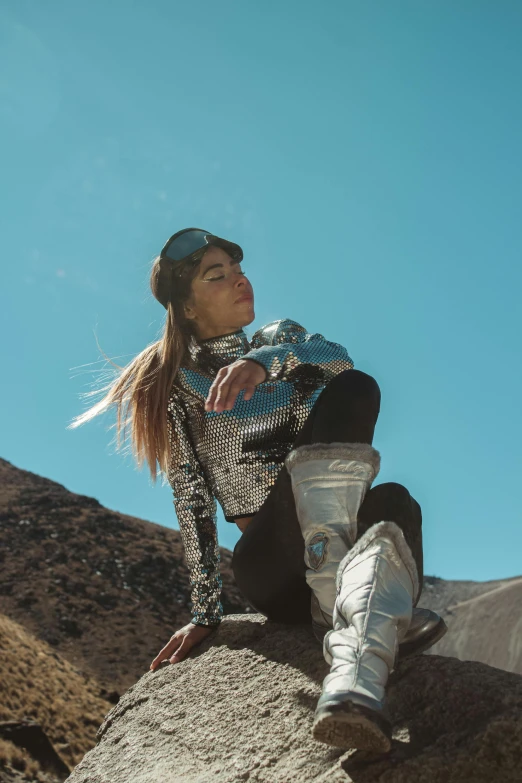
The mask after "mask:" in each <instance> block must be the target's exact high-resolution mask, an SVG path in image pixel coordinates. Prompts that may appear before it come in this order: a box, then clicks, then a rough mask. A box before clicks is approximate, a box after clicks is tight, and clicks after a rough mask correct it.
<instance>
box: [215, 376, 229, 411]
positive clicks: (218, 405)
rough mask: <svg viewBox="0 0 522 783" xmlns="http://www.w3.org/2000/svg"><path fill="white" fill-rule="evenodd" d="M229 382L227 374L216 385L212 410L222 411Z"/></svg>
mask: <svg viewBox="0 0 522 783" xmlns="http://www.w3.org/2000/svg"><path fill="white" fill-rule="evenodd" d="M230 383H231V376H227V377H226V378H223V380H222V381H221V383H220V384H219V385H218V387H217V390H216V396H215V398H214V410H215V411H218V412H219V411H222V410H223V408H224V407H225V401H226V399H227V396H228V389H229V386H230Z"/></svg>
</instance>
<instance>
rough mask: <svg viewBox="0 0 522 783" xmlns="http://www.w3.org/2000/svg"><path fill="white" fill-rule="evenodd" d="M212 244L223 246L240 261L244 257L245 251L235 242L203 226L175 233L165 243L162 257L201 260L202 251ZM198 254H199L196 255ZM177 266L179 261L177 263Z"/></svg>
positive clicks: (172, 259)
mask: <svg viewBox="0 0 522 783" xmlns="http://www.w3.org/2000/svg"><path fill="white" fill-rule="evenodd" d="M210 245H216V246H217V247H221V248H223V250H225V251H226V252H227V253H230V255H231V256H232V257H233V258H234V259H237V260H239V261H241V260H242V259H243V251H242V249H241V248H240V247H239V245H236V244H235V243H234V242H229V241H228V240H227V239H222V238H221V237H217V236H215V234H211V233H210V232H209V231H204V230H203V229H202V228H184V229H183V230H182V231H178V232H176V233H175V234H173V235H172V236H171V237H170V239H169V240H168V241H167V242H166V243H165V245H164V247H163V249H162V251H161V253H160V258H168V259H169V261H174V262H181V261H194V262H195V261H199V260H200V258H201V251H202V250H205V249H206V248H208V247H209V246H210ZM195 254H197V255H195ZM176 266H177V263H176Z"/></svg>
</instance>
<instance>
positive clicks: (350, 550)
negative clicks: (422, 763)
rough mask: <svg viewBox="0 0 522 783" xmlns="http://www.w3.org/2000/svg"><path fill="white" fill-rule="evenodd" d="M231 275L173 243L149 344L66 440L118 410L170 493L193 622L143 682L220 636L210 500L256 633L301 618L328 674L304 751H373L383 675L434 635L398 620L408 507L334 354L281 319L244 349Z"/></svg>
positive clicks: (232, 251)
mask: <svg viewBox="0 0 522 783" xmlns="http://www.w3.org/2000/svg"><path fill="white" fill-rule="evenodd" d="M242 259H243V252H242V250H241V248H240V247H239V246H238V245H237V244H235V243H233V242H229V241H227V240H224V239H222V238H220V237H217V236H215V235H212V234H210V233H209V232H207V231H204V230H202V229H197V228H188V229H183V230H182V231H178V232H177V233H176V234H174V235H173V236H172V237H171V238H170V239H169V240H168V242H167V243H166V244H165V246H164V248H163V250H162V251H161V253H160V255H159V256H158V257H157V258H156V259H155V260H154V263H153V267H152V272H151V279H150V284H151V290H152V293H153V295H154V297H155V298H156V299H157V300H158V301H159V302H160V303H161V304H162V305H163V306H164V307H165V308H166V310H167V317H166V325H165V332H164V336H163V339H162V340H160V341H158V342H156V343H153V344H152V345H150V346H149V347H147V348H146V349H145V350H144V351H143V352H142V353H141V354H139V355H138V356H137V357H136V358H135V359H134V361H133V362H132V363H131V364H130V365H129V366H128V367H127V368H125V369H124V370H123V372H122V373H121V376H120V378H119V379H118V380H117V381H116V382H115V383H114V384H113V385H112V386H111V387H110V388H109V391H108V394H107V395H106V397H105V398H104V399H103V400H102V401H101V402H100V403H98V405H96V406H94V407H93V408H92V409H91V410H90V411H88V412H87V413H86V414H83V416H81V417H78V421H77V424H79V423H83V421H85V420H87V419H88V418H92V416H94V415H96V414H97V413H99V412H101V411H102V410H105V408H107V406H108V405H110V404H111V403H113V402H115V403H117V405H118V432H119V429H120V427H121V417H120V413H121V406H122V404H123V402H124V401H125V400H127V401H128V402H129V407H128V408H127V414H126V417H125V418H127V415H128V412H129V409H130V411H131V414H132V439H133V445H134V451H135V455H136V457H137V460H138V463H139V465H140V466H141V464H142V462H143V458H145V459H146V460H147V462H148V465H149V468H150V471H151V475H152V478H153V481H155V479H156V463H159V466H160V468H161V470H162V472H163V474H164V475H165V476H167V478H168V481H169V483H170V485H171V487H172V489H173V493H174V505H175V509H176V514H177V517H178V521H179V527H180V533H181V536H182V540H183V544H184V549H185V555H186V560H187V564H188V566H189V570H190V575H191V598H192V610H193V614H192V620H191V622H190V623H188V624H187V625H186V626H184V627H183V628H181V629H179V630H178V631H177V632H176V633H174V634H173V636H172V637H171V638H170V640H169V641H168V643H167V644H166V645H165V646H164V647H163V649H162V650H161V651H160V652H159V654H158V655H157V656H156V658H155V659H154V661H153V662H152V663H151V666H150V668H151V670H153V671H154V670H155V669H156V668H157V667H158V666H159V664H160V663H161V662H162V661H164V660H169V661H170V662H171V663H175V662H178V661H180V660H182V659H183V658H184V657H185V656H186V655H187V654H188V652H189V651H190V650H191V649H192V647H194V646H195V645H197V644H199V643H200V642H201V641H202V640H203V639H204V638H206V637H207V636H208V635H209V634H211V633H212V631H213V629H214V628H216V627H217V626H218V625H219V623H220V622H221V619H222V616H223V607H222V604H221V601H220V595H221V586H222V583H221V578H220V574H219V548H218V540H217V532H216V498H217V500H219V502H220V504H221V506H222V508H223V511H224V515H225V519H226V520H227V521H228V522H234V523H236V524H237V525H238V527H239V528H240V530H241V531H242V536H241V538H240V539H239V541H238V542H237V544H236V546H235V548H234V555H233V560H232V566H233V571H234V575H235V578H236V581H237V584H238V585H239V587H240V589H241V590H242V592H243V593H244V595H245V597H246V598H247V599H248V601H249V602H250V603H251V605H252V606H253V607H254V609H256V610H257V611H259V612H261V613H263V614H265V615H266V616H267V618H268V619H269V620H274V621H280V622H285V623H301V622H310V619H311V620H312V626H313V629H314V633H315V635H316V637H317V638H318V639H319V641H321V642H322V644H323V654H324V656H325V659H326V660H327V662H328V663H329V664H330V665H331V669H330V673H329V674H328V675H327V676H326V678H325V680H324V683H323V689H322V693H321V696H320V699H319V702H318V705H317V709H316V713H315V716H314V725H313V736H314V737H315V738H316V739H318V740H320V741H323V742H326V743H328V744H331V745H335V746H338V747H344V748H354V747H357V748H368V749H374V750H388V749H389V748H390V746H391V743H390V739H391V725H390V720H389V714H388V711H387V707H386V704H385V686H386V682H387V679H388V676H389V673H390V672H391V671H393V668H394V665H395V663H396V660H397V659H398V657H404V656H406V655H409V654H412V653H414V652H421V651H422V650H425V649H427V648H428V647H430V646H431V645H432V644H434V643H435V642H436V641H437V640H438V639H439V638H441V636H442V635H443V634H444V633H445V632H446V630H447V628H446V626H445V624H444V621H443V620H442V619H441V618H440V617H438V615H436V614H435V613H433V612H430V611H428V610H425V609H420V608H414V607H416V603H417V601H418V598H419V596H420V593H421V590H422V578H423V571H422V569H423V559H422V529H421V525H422V520H421V511H420V507H419V505H418V503H417V502H416V501H415V500H414V499H413V498H412V497H411V496H410V494H409V492H408V490H406V489H405V488H404V487H403V486H401V485H399V484H394V483H388V484H381V485H380V486H376V487H373V488H370V487H371V484H372V482H373V480H374V479H375V477H376V476H377V474H378V472H379V465H380V455H379V453H378V452H377V451H376V450H375V449H374V448H373V447H372V445H371V443H372V439H373V433H374V428H375V423H376V421H377V417H378V414H379V407H380V390H379V387H378V385H377V383H376V381H375V380H374V379H373V378H372V377H371V376H369V375H367V374H366V373H363V372H360V371H359V370H356V369H354V365H353V362H352V360H351V359H350V357H349V355H348V353H347V351H346V349H345V348H344V347H343V346H341V345H338V344H337V343H332V342H329V341H328V340H325V338H324V337H323V336H322V335H320V334H309V333H307V332H306V330H305V328H304V327H303V326H301V325H300V324H298V323H296V322H295V321H292V320H289V319H283V320H280V321H274V322H273V323H270V324H268V325H266V326H264V327H262V328H261V329H259V330H257V331H256V332H255V334H254V335H253V337H252V338H251V339H250V340H249V339H248V338H247V336H246V334H245V332H244V329H243V327H244V326H246V325H248V324H250V323H251V322H252V321H253V320H254V298H253V290H252V286H251V284H250V282H249V280H248V279H247V277H246V276H245V274H244V272H243V270H242V268H241V261H242ZM145 380H147V381H148V383H147V384H146V385H145V384H144V383H143V382H144V381H145ZM165 425H166V426H165ZM75 426H76V425H75Z"/></svg>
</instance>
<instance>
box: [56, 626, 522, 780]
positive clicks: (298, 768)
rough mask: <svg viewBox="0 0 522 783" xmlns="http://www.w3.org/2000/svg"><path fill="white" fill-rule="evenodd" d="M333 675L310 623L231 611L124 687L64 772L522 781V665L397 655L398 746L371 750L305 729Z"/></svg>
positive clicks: (100, 776)
mask: <svg viewBox="0 0 522 783" xmlns="http://www.w3.org/2000/svg"><path fill="white" fill-rule="evenodd" d="M328 671H329V667H328V665H327V664H326V662H325V660H324V658H323V654H322V649H321V646H320V645H319V643H318V642H317V641H316V639H315V637H314V636H313V634H312V630H311V627H310V626H309V625H298V626H289V625H283V624H278V623H270V622H268V621H267V620H266V618H265V617H264V616H263V615H229V616H227V617H226V618H225V619H224V620H223V622H222V624H221V626H220V627H219V628H218V630H217V631H216V632H215V633H214V634H212V635H211V636H210V637H209V638H208V639H206V640H205V641H204V642H203V643H202V644H201V645H200V646H199V647H197V648H195V649H193V650H192V653H191V655H189V656H188V657H187V658H185V659H184V660H183V661H181V662H180V663H178V664H174V665H172V664H170V663H168V662H166V663H165V664H163V666H162V667H160V668H159V669H158V670H157V671H155V672H147V673H145V674H143V676H142V677H141V678H140V679H139V680H138V682H136V683H135V684H134V685H133V686H132V687H131V688H129V690H128V691H127V692H126V693H125V694H124V695H123V696H122V698H120V700H119V702H118V704H117V705H115V706H114V707H113V708H112V709H111V710H110V712H109V713H108V714H107V716H106V717H105V720H104V722H103V723H102V725H101V726H100V728H99V730H98V733H97V737H96V739H97V744H96V746H95V747H94V748H93V749H92V750H90V751H89V752H88V753H87V754H86V755H85V756H84V758H83V760H82V761H81V762H80V763H79V764H78V765H77V766H76V768H75V769H74V770H73V772H72V773H71V775H70V776H69V777H68V778H67V781H68V783H109V782H110V783H129V781H132V783H165V781H169V783H177V782H178V781H179V783H181V782H183V783H207V782H208V783H210V781H212V783H216V782H217V783H219V782H220V781H222V783H236V781H238V782H239V781H249V782H250V783H254V782H255V783H290V781H296V780H299V781H315V782H316V783H323V782H326V781H328V783H340V781H345V782H346V783H349V781H357V783H373V781H386V783H406V781H407V782H408V783H410V782H411V781H417V782H418V783H464V781H465V783H470V782H471V781H473V783H480V782H481V781H484V782H485V781H488V783H490V781H492V780H499V781H500V780H501V781H502V783H511V782H513V783H515V781H517V782H518V781H520V774H521V769H522V677H521V676H520V675H518V674H513V673H510V672H506V671H502V670H501V669H496V668H494V667H492V666H488V665H486V664H483V663H477V662H471V661H466V662H463V661H460V660H458V659H456V658H448V657H443V656H438V655H420V656H417V657H415V658H410V659H407V660H405V661H403V662H402V663H400V664H399V665H398V666H397V668H396V669H395V671H394V672H393V673H392V674H391V677H390V679H389V682H388V689H387V693H388V704H389V707H390V711H391V714H392V717H393V723H394V738H393V747H392V749H391V751H390V752H389V753H388V754H386V755H384V756H383V755H381V756H376V755H373V754H370V753H368V752H365V751H360V750H355V749H352V750H342V749H339V748H333V747H330V746H328V745H325V744H323V743H320V742H317V741H316V740H314V738H313V737H312V735H311V726H312V719H313V714H314V710H315V705H316V701H317V698H318V697H319V694H320V691H321V684H322V681H323V678H324V677H325V675H326V674H327V672H328Z"/></svg>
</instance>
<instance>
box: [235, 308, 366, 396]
mask: <svg viewBox="0 0 522 783" xmlns="http://www.w3.org/2000/svg"><path fill="white" fill-rule="evenodd" d="M250 344H251V345H252V346H253V350H251V351H249V352H248V353H246V354H245V355H244V357H243V358H244V359H253V360H254V361H255V362H257V363H258V364H261V365H262V366H263V367H264V368H265V369H266V371H267V373H268V375H267V379H266V380H267V381H286V380H291V379H292V373H293V374H294V376H295V374H296V373H295V371H297V372H299V370H300V365H305V364H306V365H313V366H315V367H316V369H317V371H318V372H321V373H322V375H323V377H324V379H325V381H326V382H327V381H329V380H330V379H331V378H333V377H335V376H336V375H338V374H339V373H340V372H341V371H342V370H352V369H353V361H352V360H351V358H350V357H349V356H348V352H347V350H346V348H344V347H343V346H342V345H339V344H338V343H331V342H329V340H325V338H324V337H323V335H322V334H317V333H315V334H309V333H308V332H307V331H306V329H305V328H304V326H301V325H300V324H298V323H297V322H296V321H292V320H291V319H290V318H283V319H281V320H279V321H273V322H272V323H270V324H268V325H267V326H264V327H263V328H262V329H259V330H258V331H257V332H256V333H255V334H254V335H253V336H252V339H251V341H250ZM258 346H259V347H258Z"/></svg>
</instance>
